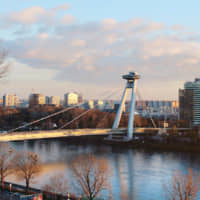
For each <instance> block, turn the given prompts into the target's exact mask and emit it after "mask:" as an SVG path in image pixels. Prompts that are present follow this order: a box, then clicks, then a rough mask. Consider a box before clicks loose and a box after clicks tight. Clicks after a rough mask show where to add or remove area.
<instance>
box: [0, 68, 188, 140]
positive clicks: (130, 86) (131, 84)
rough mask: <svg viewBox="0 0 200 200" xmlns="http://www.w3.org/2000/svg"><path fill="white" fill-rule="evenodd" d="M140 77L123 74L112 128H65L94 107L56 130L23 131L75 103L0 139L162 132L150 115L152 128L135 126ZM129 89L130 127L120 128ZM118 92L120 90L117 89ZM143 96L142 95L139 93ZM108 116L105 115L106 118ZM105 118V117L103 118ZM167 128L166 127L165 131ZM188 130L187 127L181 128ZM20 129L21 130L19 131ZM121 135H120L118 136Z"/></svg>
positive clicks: (128, 136) (125, 136)
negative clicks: (123, 84) (137, 84)
mask: <svg viewBox="0 0 200 200" xmlns="http://www.w3.org/2000/svg"><path fill="white" fill-rule="evenodd" d="M139 78H140V76H139V75H138V74H137V73H136V72H130V73H129V74H127V75H124V76H123V79H125V80H126V81H127V83H126V86H125V89H124V92H123V95H122V98H121V103H120V106H119V109H118V111H117V113H116V117H115V120H114V123H113V126H112V128H110V129H103V128H101V129H100V128H96V129H64V128H66V127H67V126H69V125H70V124H71V123H73V122H75V121H76V120H79V119H80V118H81V117H83V116H84V115H86V114H87V113H88V112H90V111H91V110H93V109H89V110H85V111H84V112H83V113H81V114H80V115H78V116H76V117H75V118H74V119H72V120H71V121H69V122H67V123H66V124H64V125H62V126H61V127H60V128H58V129H56V130H40V131H24V132H21V131H20V130H22V129H23V128H26V127H28V126H32V125H34V124H37V123H39V122H41V121H44V120H47V119H49V118H52V117H54V116H57V115H59V114H61V113H64V112H67V111H69V110H72V109H74V108H76V107H79V106H81V105H82V104H79V105H74V106H71V107H67V108H65V109H63V110H60V111H58V112H55V113H53V114H50V115H47V116H45V117H42V118H40V119H38V120H35V121H32V122H30V123H27V124H25V125H22V126H19V127H17V128H14V129H11V130H9V131H8V132H7V133H4V134H1V136H0V141H17V140H33V139H44V138H58V137H72V136H90V135H93V136H94V135H104V136H107V137H106V140H111V141H116V140H122V141H130V140H132V139H133V136H134V134H138V133H148V131H157V132H162V130H163V128H158V127H156V124H155V122H154V121H153V119H152V118H151V116H150V119H151V121H152V125H153V127H152V128H134V123H133V122H134V113H135V99H136V81H137V80H138V79H139ZM128 90H131V104H130V110H129V120H128V128H119V122H120V119H121V116H122V112H123V107H124V104H125V100H126V96H127V92H128ZM115 92H118V91H115ZM112 95H113V92H112V94H111V95H109V96H107V97H106V98H109V97H110V96H112ZM139 96H141V95H139ZM105 117H106V116H104V118H105ZM102 120H103V119H102ZM166 130H167V129H166V128H164V131H166ZM179 130H180V129H179ZM181 130H186V129H181ZM19 131H20V132H19ZM116 136H119V137H116Z"/></svg>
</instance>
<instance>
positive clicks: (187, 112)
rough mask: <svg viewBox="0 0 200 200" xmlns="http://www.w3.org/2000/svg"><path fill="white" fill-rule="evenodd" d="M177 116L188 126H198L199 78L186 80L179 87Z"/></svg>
mask: <svg viewBox="0 0 200 200" xmlns="http://www.w3.org/2000/svg"><path fill="white" fill-rule="evenodd" d="M179 107H180V111H179V118H180V120H184V121H185V123H186V125H188V126H190V127H191V126H200V79H195V81H194V82H186V83H185V84H184V89H183V90H182V89H179Z"/></svg>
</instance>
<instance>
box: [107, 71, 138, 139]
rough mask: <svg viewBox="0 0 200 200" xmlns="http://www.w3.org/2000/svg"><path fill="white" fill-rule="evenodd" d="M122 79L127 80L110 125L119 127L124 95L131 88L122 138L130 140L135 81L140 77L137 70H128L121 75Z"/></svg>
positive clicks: (131, 135)
mask: <svg viewBox="0 0 200 200" xmlns="http://www.w3.org/2000/svg"><path fill="white" fill-rule="evenodd" d="M122 78H123V79H125V80H127V83H126V86H125V89H124V92H123V95H122V98H121V102H120V105H119V108H118V111H117V113H116V117H115V120H114V123H113V126H112V129H117V128H119V123H120V120H121V116H122V112H123V108H124V105H125V101H126V97H127V93H128V90H131V103H130V109H129V120H128V130H127V135H126V136H125V137H124V138H123V140H125V141H129V140H132V138H133V131H134V113H135V100H136V83H137V80H138V79H139V78H140V75H138V74H137V72H129V74H127V75H123V76H122ZM109 139H112V135H110V136H109Z"/></svg>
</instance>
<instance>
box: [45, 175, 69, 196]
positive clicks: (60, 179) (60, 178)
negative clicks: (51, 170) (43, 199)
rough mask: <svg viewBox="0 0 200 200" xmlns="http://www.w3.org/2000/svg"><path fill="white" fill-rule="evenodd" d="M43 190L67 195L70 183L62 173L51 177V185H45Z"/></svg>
mask: <svg viewBox="0 0 200 200" xmlns="http://www.w3.org/2000/svg"><path fill="white" fill-rule="evenodd" d="M43 190H44V191H46V192H51V193H53V194H55V195H56V194H62V195H66V194H67V191H68V181H67V179H66V178H65V177H64V175H63V174H62V173H58V174H55V175H53V176H51V177H50V179H49V183H47V184H46V185H44V187H43Z"/></svg>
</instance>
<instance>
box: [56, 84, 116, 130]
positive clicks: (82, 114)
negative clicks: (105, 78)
mask: <svg viewBox="0 0 200 200" xmlns="http://www.w3.org/2000/svg"><path fill="white" fill-rule="evenodd" d="M118 91H119V88H117V91H115V92H113V93H111V94H110V95H109V96H107V97H105V98H106V99H108V98H110V97H111V96H113V95H114V94H116V93H117V92H118ZM96 104H97V103H96ZM93 110H94V108H93V109H89V110H86V111H85V112H83V113H81V114H80V115H78V116H77V117H75V118H74V119H72V120H71V121H69V122H67V123H66V124H64V125H63V126H61V127H60V128H59V129H62V128H64V127H66V126H69V125H70V124H71V123H72V122H74V121H76V120H78V119H79V118H81V117H82V116H84V115H86V114H87V113H88V112H90V111H93Z"/></svg>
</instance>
